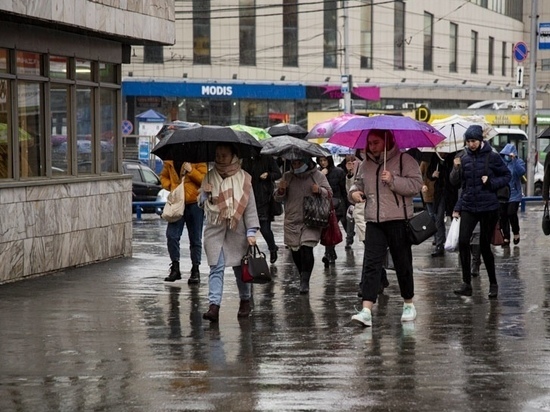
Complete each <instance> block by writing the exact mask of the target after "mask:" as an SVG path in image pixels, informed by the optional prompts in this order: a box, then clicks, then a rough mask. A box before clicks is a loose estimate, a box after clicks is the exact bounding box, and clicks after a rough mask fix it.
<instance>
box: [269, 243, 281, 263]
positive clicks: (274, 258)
mask: <svg viewBox="0 0 550 412" xmlns="http://www.w3.org/2000/svg"><path fill="white" fill-rule="evenodd" d="M278 250H279V248H278V247H277V246H275V247H274V248H273V249H271V250H270V251H269V262H270V263H275V262H277V258H278V256H277V251H278Z"/></svg>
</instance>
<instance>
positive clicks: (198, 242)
mask: <svg viewBox="0 0 550 412" xmlns="http://www.w3.org/2000/svg"><path fill="white" fill-rule="evenodd" d="M203 222H204V211H203V210H202V209H201V208H200V207H199V205H198V203H189V204H186V205H185V211H184V213H183V217H182V218H181V219H180V220H178V221H177V222H173V223H168V226H167V227H166V243H167V245H168V254H169V255H170V259H171V260H172V261H173V262H174V261H176V262H179V260H180V239H181V234H182V233H183V228H184V226H187V234H188V235H189V250H190V252H191V263H192V264H193V265H200V264H201V255H202V226H203Z"/></svg>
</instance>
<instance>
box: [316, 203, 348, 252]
mask: <svg viewBox="0 0 550 412" xmlns="http://www.w3.org/2000/svg"><path fill="white" fill-rule="evenodd" d="M343 239H344V238H343V236H342V231H341V230H340V226H339V225H338V217H337V216H336V210H334V207H333V208H332V209H331V210H330V215H329V218H328V226H327V227H325V228H324V229H323V230H322V231H321V244H322V245H324V246H336V245H337V244H338V243H340V242H342V240H343Z"/></svg>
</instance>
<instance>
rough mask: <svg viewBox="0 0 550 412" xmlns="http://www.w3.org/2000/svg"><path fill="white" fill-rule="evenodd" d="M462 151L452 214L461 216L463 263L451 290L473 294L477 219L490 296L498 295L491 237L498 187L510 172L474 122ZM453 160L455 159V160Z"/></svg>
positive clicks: (505, 181) (495, 213)
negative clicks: (472, 248) (459, 187)
mask: <svg viewBox="0 0 550 412" xmlns="http://www.w3.org/2000/svg"><path fill="white" fill-rule="evenodd" d="M464 138H465V139H466V148H465V154H464V156H462V157H461V158H457V159H460V163H461V167H460V181H461V182H462V191H461V193H460V197H459V199H458V201H457V203H456V205H455V207H454V211H453V217H460V234H459V238H458V248H459V252H460V263H461V265H462V281H463V283H462V286H461V287H460V289H457V290H455V291H454V293H455V294H457V295H461V296H472V285H471V278H472V273H471V266H470V264H471V261H470V259H471V256H470V238H471V237H472V232H473V231H474V228H475V226H476V225H477V223H478V222H479V226H480V239H479V247H480V250H481V256H483V262H484V263H485V268H486V269H487V274H488V275H489V298H496V297H497V296H498V284H497V278H496V273H495V257H494V255H493V252H492V250H491V236H492V234H493V231H494V230H495V226H496V224H497V221H498V210H499V207H500V203H499V200H498V197H497V193H496V192H497V190H498V189H499V188H501V187H504V186H506V185H508V183H509V182H510V178H511V174H510V171H509V170H508V167H506V165H505V164H504V162H503V160H502V158H501V157H500V155H499V154H498V153H496V152H495V153H493V149H492V147H491V145H490V144H489V143H488V142H484V141H483V129H482V128H481V126H478V125H473V126H470V127H469V128H468V130H466V132H465V133H464ZM455 160H456V159H455Z"/></svg>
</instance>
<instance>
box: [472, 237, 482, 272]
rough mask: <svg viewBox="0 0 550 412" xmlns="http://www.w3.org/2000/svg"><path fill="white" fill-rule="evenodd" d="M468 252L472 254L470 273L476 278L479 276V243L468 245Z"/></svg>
mask: <svg viewBox="0 0 550 412" xmlns="http://www.w3.org/2000/svg"><path fill="white" fill-rule="evenodd" d="M470 252H471V254H472V266H471V269H470V273H471V274H472V277H474V278H476V277H478V276H479V267H480V265H481V249H480V247H479V245H476V244H473V245H470Z"/></svg>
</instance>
